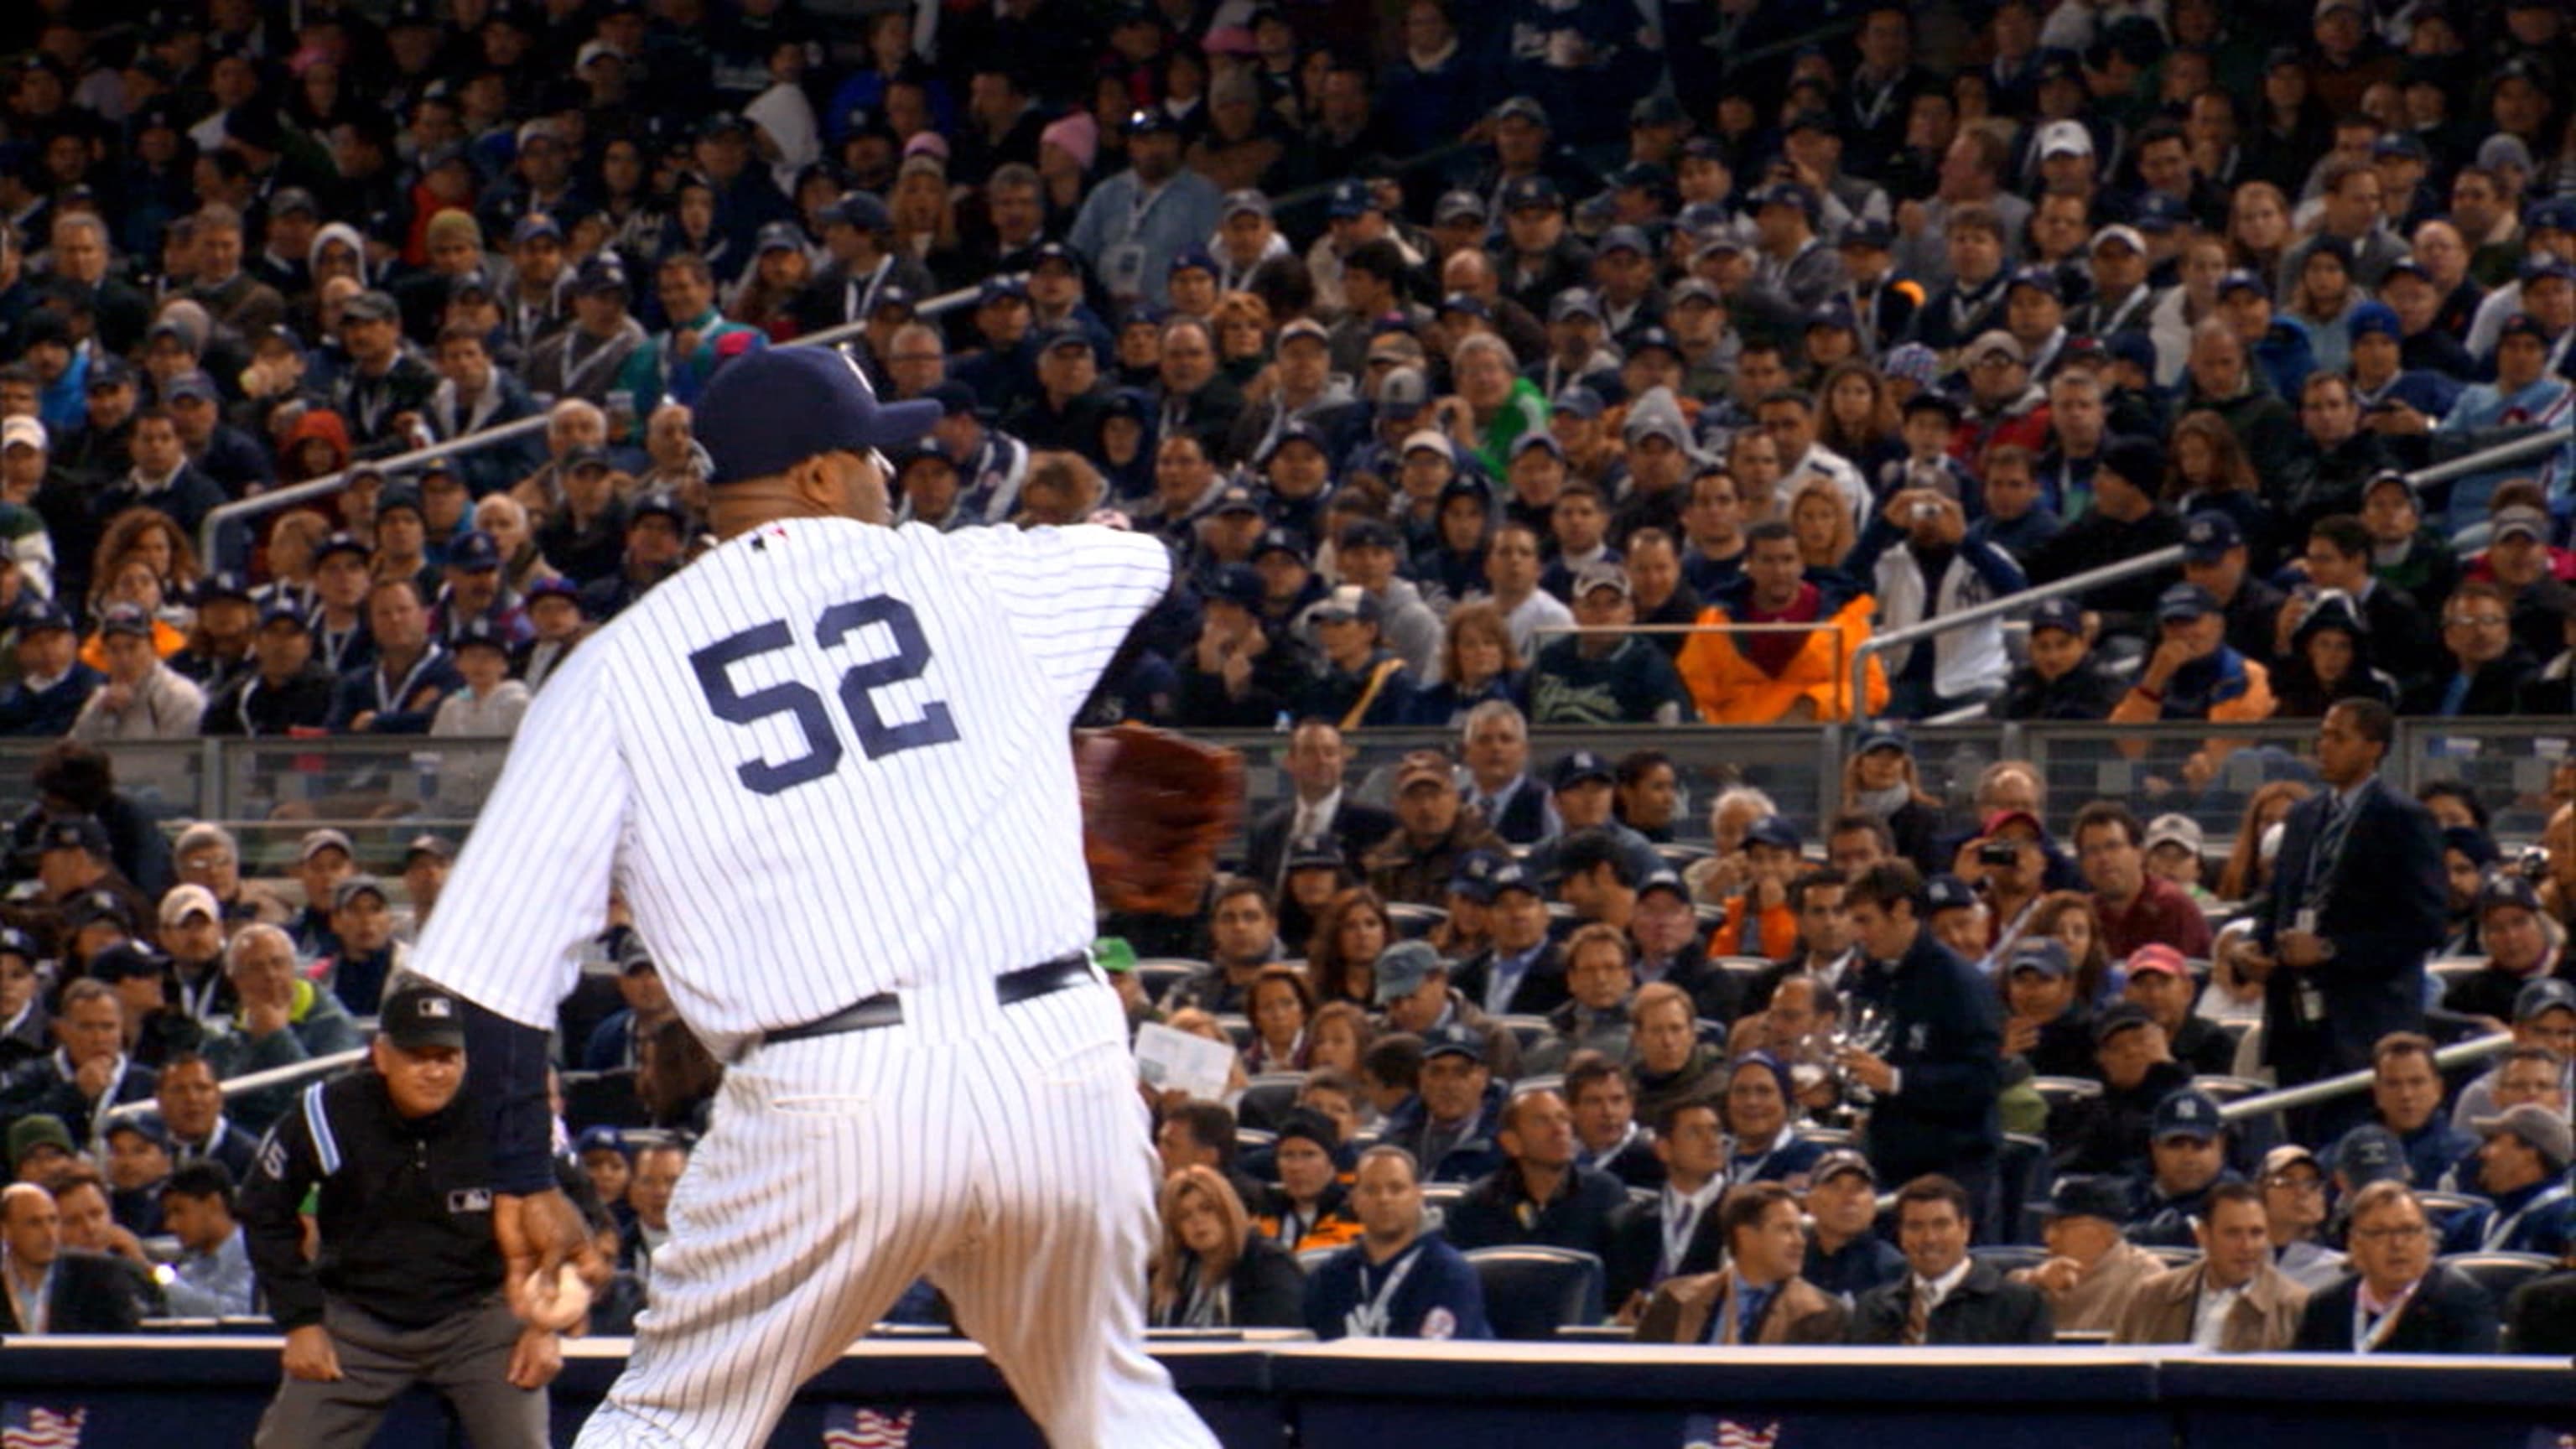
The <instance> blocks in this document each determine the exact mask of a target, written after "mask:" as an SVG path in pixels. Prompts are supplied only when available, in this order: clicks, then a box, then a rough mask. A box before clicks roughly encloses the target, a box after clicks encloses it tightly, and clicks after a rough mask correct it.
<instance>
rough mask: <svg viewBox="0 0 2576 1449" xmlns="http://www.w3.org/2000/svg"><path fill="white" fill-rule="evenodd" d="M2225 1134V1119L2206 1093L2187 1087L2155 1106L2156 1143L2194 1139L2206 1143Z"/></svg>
mask: <svg viewBox="0 0 2576 1449" xmlns="http://www.w3.org/2000/svg"><path fill="white" fill-rule="evenodd" d="M2226 1130H2227V1123H2226V1119H2225V1118H2222V1117H2220V1116H2219V1115H2218V1100H2217V1099H2216V1098H2214V1097H2212V1096H2210V1095H2209V1094H2208V1093H2207V1092H2202V1091H2197V1090H2194V1089H2193V1088H2190V1087H2185V1088H2183V1089H2182V1090H2181V1091H2179V1092H2176V1093H2174V1094H2173V1095H2172V1096H2170V1097H2167V1098H2165V1099H2164V1100H2163V1101H2161V1102H2158V1103H2157V1104H2156V1127H2155V1136H2154V1140H2155V1141H2158V1142H2162V1141H2165V1140H2166V1139H2168V1138H2173V1137H2194V1138H2198V1139H2200V1140H2201V1141H2203V1142H2206V1141H2208V1140H2209V1139H2210V1138H2212V1137H2216V1136H2217V1135H2219V1134H2220V1133H2222V1132H2224V1131H2226Z"/></svg>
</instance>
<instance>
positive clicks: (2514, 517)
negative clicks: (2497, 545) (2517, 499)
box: [2493, 503, 2549, 543]
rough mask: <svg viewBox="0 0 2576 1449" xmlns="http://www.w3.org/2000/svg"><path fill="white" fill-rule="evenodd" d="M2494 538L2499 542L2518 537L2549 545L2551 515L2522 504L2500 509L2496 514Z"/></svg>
mask: <svg viewBox="0 0 2576 1449" xmlns="http://www.w3.org/2000/svg"><path fill="white" fill-rule="evenodd" d="M2493 536H2494V538H2495V539H2496V541H2498V542H2502V541H2503V540H2505V539H2507V538H2513V537H2517V536H2518V537H2522V538H2528V539H2533V540H2536V541H2538V542H2541V543H2547V542H2548V541H2549V515H2548V514H2546V513H2543V512H2541V511H2540V510H2539V509H2537V508H2533V507H2530V506H2529V505H2527V504H2520V503H2517V504H2514V505H2512V506H2511V507H2507V508H2499V509H2497V510H2496V512H2495V520H2494V529H2493Z"/></svg>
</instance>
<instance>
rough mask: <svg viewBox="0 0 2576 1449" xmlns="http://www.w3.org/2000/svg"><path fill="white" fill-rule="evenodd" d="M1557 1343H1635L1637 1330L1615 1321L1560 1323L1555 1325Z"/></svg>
mask: <svg viewBox="0 0 2576 1449" xmlns="http://www.w3.org/2000/svg"><path fill="white" fill-rule="evenodd" d="M1556 1341H1557V1342H1559V1343H1635V1342H1636V1341H1637V1330H1635V1329H1633V1328H1629V1327H1627V1326H1625V1325H1623V1324H1617V1323H1561V1324H1558V1325H1557V1329H1556Z"/></svg>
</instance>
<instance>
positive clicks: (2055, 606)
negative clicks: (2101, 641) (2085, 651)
mask: <svg viewBox="0 0 2576 1449" xmlns="http://www.w3.org/2000/svg"><path fill="white" fill-rule="evenodd" d="M2042 629H2057V630H2061V631H2063V632H2065V633H2068V634H2073V635H2075V636H2077V637H2078V638H2081V637H2082V636H2083V634H2084V606H2083V605H2082V604H2080V603H2077V602H2076V601H2075V600H2073V599H2067V598H2057V599H2046V600H2043V601H2041V602H2040V604H2039V605H2038V606H2037V607H2036V608H2033V609H2032V610H2031V611H2030V632H2032V633H2034V634H2036V633H2038V632H2039V631H2040V630H2042Z"/></svg>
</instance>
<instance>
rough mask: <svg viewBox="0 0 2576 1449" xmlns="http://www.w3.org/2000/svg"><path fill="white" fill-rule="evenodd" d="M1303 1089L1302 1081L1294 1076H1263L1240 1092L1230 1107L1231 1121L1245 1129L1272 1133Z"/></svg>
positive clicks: (1295, 1074)
mask: <svg viewBox="0 0 2576 1449" xmlns="http://www.w3.org/2000/svg"><path fill="white" fill-rule="evenodd" d="M1305 1087H1306V1078H1305V1077H1304V1075H1303V1074H1301V1073H1297V1072H1263V1073H1262V1074H1261V1075H1260V1076H1257V1077H1254V1078H1253V1079H1252V1081H1251V1083H1250V1085H1248V1086H1246V1087H1245V1088H1244V1089H1243V1096H1242V1097H1241V1098H1240V1099H1238V1100H1237V1101H1236V1102H1235V1104H1234V1119H1235V1120H1236V1121H1238V1122H1240V1123H1242V1124H1243V1125H1244V1126H1246V1127H1261V1128H1267V1129H1274V1130H1275V1129H1276V1128H1277V1127H1278V1126H1279V1123H1280V1121H1281V1119H1283V1118H1285V1117H1286V1116H1287V1115H1288V1110H1289V1109H1290V1108H1291V1107H1294V1106H1295V1105H1296V1104H1297V1094H1298V1093H1299V1092H1301V1091H1303V1090H1305Z"/></svg>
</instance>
